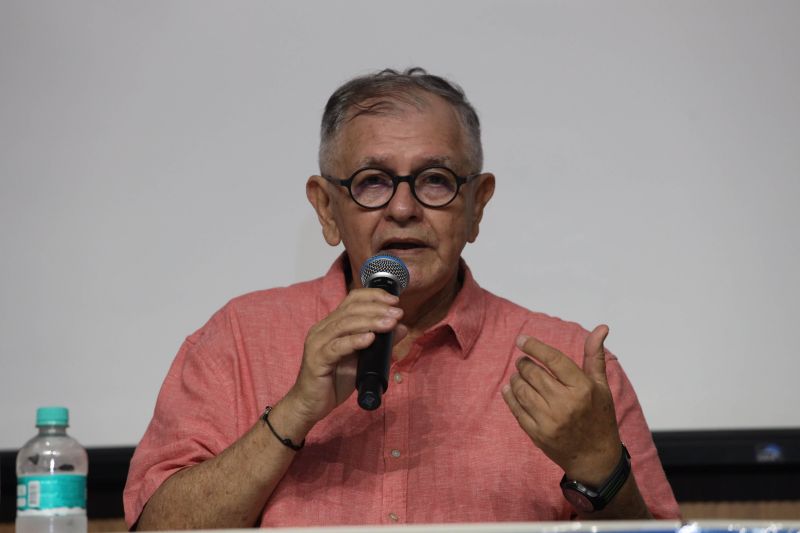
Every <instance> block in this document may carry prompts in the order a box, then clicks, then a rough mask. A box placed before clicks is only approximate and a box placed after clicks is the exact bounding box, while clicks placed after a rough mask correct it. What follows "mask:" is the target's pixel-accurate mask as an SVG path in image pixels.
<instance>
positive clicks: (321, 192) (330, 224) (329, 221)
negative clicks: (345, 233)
mask: <svg viewBox="0 0 800 533" xmlns="http://www.w3.org/2000/svg"><path fill="white" fill-rule="evenodd" d="M306 198H308V201H309V202H311V205H312V206H314V211H316V212H317V218H318V219H319V223H320V225H321V226H322V236H323V237H325V242H327V243H328V244H330V245H331V246H337V245H338V244H339V243H340V242H342V237H341V235H340V234H339V226H337V225H336V219H335V218H334V216H333V198H331V194H330V190H329V188H328V182H327V181H326V180H325V178H323V177H322V176H311V177H310V178H308V181H307V182H306Z"/></svg>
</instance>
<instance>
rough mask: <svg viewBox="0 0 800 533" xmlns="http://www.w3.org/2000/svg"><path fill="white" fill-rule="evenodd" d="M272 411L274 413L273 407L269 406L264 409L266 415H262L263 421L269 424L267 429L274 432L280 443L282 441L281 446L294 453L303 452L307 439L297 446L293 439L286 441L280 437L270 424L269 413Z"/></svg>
mask: <svg viewBox="0 0 800 533" xmlns="http://www.w3.org/2000/svg"><path fill="white" fill-rule="evenodd" d="M270 411H272V406H271V405H268V406H267V407H266V409H264V414H263V415H261V420H263V421H264V422H266V423H267V427H269V430H270V431H272V434H273V435H275V438H276V439H278V440H279V441H281V444H283V445H284V446H286V447H287V448H291V449H293V450H294V451H299V450H301V449H302V448H303V446H305V445H306V439H303V442H301V443H300V444H295V443H294V442H292V439H285V438H283V437H281V436H280V435H278V432H277V431H275V428H274V427H272V424H270V423H269V413H270Z"/></svg>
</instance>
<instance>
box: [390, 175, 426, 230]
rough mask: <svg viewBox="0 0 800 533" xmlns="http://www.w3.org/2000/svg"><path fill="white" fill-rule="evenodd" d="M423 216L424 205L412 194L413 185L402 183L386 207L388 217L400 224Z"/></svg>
mask: <svg viewBox="0 0 800 533" xmlns="http://www.w3.org/2000/svg"><path fill="white" fill-rule="evenodd" d="M421 214H422V204H420V203H419V202H418V201H417V199H416V198H414V194H413V193H412V192H411V185H410V184H409V183H408V182H403V183H400V184H399V185H398V186H397V190H396V191H395V193H394V196H393V197H392V199H391V200H390V201H389V203H388V204H387V205H386V217H387V218H391V219H393V220H396V221H398V222H405V221H408V220H413V219H417V218H419V217H420V215H421Z"/></svg>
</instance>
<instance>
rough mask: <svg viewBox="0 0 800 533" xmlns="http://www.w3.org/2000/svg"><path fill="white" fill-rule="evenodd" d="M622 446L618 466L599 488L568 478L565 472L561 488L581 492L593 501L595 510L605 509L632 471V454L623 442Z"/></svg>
mask: <svg viewBox="0 0 800 533" xmlns="http://www.w3.org/2000/svg"><path fill="white" fill-rule="evenodd" d="M621 448H622V451H621V453H620V458H619V462H618V463H617V466H616V467H614V470H613V471H612V472H611V475H609V476H608V478H607V479H606V480H605V481H604V482H603V484H602V485H600V487H599V488H597V489H592V488H589V487H587V486H585V485H584V484H582V483H580V482H579V481H575V480H570V479H568V478H567V475H566V474H564V477H563V478H561V483H560V485H561V490H562V491H565V493H566V491H574V492H577V493H579V494H580V495H581V496H583V497H584V498H586V500H588V501H589V502H590V503H591V506H592V510H593V511H600V510H601V509H604V508H605V507H606V506H607V505H608V504H609V503H610V502H611V500H612V499H614V496H616V495H617V493H618V492H619V491H620V489H621V488H622V486H623V485H625V482H626V481H627V480H628V476H630V473H631V455H630V453H628V449H627V448H626V447H625V445H624V444H621ZM568 499H569V498H568Z"/></svg>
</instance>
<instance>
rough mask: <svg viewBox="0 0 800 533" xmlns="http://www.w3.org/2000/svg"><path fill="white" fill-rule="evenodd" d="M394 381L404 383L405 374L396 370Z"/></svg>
mask: <svg viewBox="0 0 800 533" xmlns="http://www.w3.org/2000/svg"><path fill="white" fill-rule="evenodd" d="M394 382H395V383H402V382H403V374H401V373H400V372H395V373H394Z"/></svg>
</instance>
